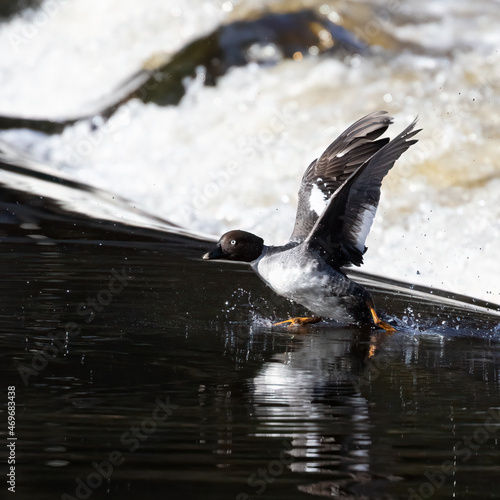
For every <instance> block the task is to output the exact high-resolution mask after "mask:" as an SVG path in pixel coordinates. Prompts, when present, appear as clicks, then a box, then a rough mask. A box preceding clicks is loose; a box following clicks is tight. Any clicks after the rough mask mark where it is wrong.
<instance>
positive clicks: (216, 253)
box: [203, 245, 224, 260]
mask: <svg viewBox="0 0 500 500" xmlns="http://www.w3.org/2000/svg"><path fill="white" fill-rule="evenodd" d="M203 258H204V259H205V260H212V259H223V258H224V252H223V251H222V248H221V246H220V245H217V246H216V247H215V248H213V249H212V250H210V252H207V253H206V254H205V255H203Z"/></svg>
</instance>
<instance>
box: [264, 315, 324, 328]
mask: <svg viewBox="0 0 500 500" xmlns="http://www.w3.org/2000/svg"><path fill="white" fill-rule="evenodd" d="M318 321H321V318H318V317H317V316H311V317H296V318H290V319H287V320H286V321H280V322H279V323H274V324H273V326H278V325H284V324H286V323H289V325H288V327H289V328H290V327H291V326H302V325H308V324H309V323H318Z"/></svg>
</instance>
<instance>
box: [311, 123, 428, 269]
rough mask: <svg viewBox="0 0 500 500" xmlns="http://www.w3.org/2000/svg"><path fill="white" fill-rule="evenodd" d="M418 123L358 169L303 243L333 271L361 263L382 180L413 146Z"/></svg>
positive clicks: (331, 201)
mask: <svg viewBox="0 0 500 500" xmlns="http://www.w3.org/2000/svg"><path fill="white" fill-rule="evenodd" d="M416 122H417V120H416V119H415V121H414V122H413V123H412V124H411V125H410V126H409V127H408V128H406V129H405V130H404V131H403V132H401V134H399V135H398V136H397V137H396V138H394V139H393V140H392V141H390V142H389V143H388V144H386V145H385V146H384V147H382V148H381V149H380V150H379V151H378V152H377V153H375V155H373V156H372V157H371V158H370V159H369V160H368V161H367V162H365V163H364V164H363V165H361V166H360V167H359V168H358V169H357V170H356V171H355V172H353V173H351V175H350V176H349V178H348V179H347V180H345V182H344V183H343V184H342V185H341V186H340V187H339V188H338V189H337V191H336V192H335V193H334V194H333V196H332V197H331V198H330V201H329V203H328V205H327V207H326V208H325V210H324V212H323V213H322V215H321V217H320V218H319V219H318V220H317V221H316V223H315V225H314V227H313V229H312V231H311V233H310V234H309V236H308V237H307V239H306V242H307V243H308V244H309V246H310V247H311V248H313V249H314V250H316V251H318V252H320V253H321V255H323V257H324V259H325V260H326V261H327V262H328V263H329V264H330V265H331V266H333V267H336V268H339V267H341V266H347V265H350V264H354V265H356V266H359V265H361V264H362V263H363V254H364V253H365V251H366V247H365V241H366V237H367V236H368V233H369V231H370V228H371V225H372V222H373V218H374V217H375V212H376V211H377V207H378V202H379V199H380V187H381V185H382V179H383V178H384V177H385V175H386V174H387V172H389V170H390V169H391V168H392V167H393V165H394V163H395V162H396V160H397V159H398V158H399V157H400V156H401V155H402V154H403V153H404V152H405V151H406V150H407V149H408V148H409V147H410V146H411V145H412V144H415V143H416V142H417V140H416V139H414V140H410V139H411V138H412V137H413V136H414V135H415V134H417V133H418V132H420V130H413V129H414V127H415V124H416Z"/></svg>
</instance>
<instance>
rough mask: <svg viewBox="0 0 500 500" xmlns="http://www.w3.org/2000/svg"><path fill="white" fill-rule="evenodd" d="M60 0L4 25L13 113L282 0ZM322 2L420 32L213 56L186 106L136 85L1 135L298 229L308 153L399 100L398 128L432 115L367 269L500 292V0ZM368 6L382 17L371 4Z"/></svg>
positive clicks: (269, 237)
mask: <svg viewBox="0 0 500 500" xmlns="http://www.w3.org/2000/svg"><path fill="white" fill-rule="evenodd" d="M56 3H57V4H58V10H56V11H55V12H54V14H53V15H52V16H51V17H50V18H49V19H48V21H47V22H46V24H45V25H41V26H40V27H39V30H38V32H37V33H36V34H35V35H34V36H33V37H32V38H30V39H27V40H26V42H25V43H23V44H22V45H19V46H17V49H18V50H15V48H14V47H13V44H12V43H13V42H12V33H13V32H14V33H21V34H22V33H23V29H24V30H26V27H27V26H29V25H30V23H33V18H30V17H29V16H25V17H23V18H20V17H19V18H16V19H14V20H12V21H10V22H9V23H8V24H5V25H3V26H0V54H2V55H1V57H0V79H1V83H2V86H1V88H2V99H1V101H0V114H7V113H8V114H12V115H20V114H23V115H27V116H56V115H64V114H69V113H71V112H75V111H78V110H80V111H81V110H85V106H86V103H89V102H91V101H92V100H95V99H98V98H99V97H102V96H103V95H106V93H107V92H109V91H110V90H111V89H113V88H114V87H115V86H116V85H117V84H118V83H119V82H120V81H122V80H123V79H124V78H126V76H127V75H130V74H131V73H133V72H134V71H135V70H136V69H137V68H138V67H139V66H140V64H141V62H142V61H144V60H146V59H147V58H148V57H150V56H151V55H153V54H154V53H156V52H158V51H161V50H164V51H166V52H169V53H172V52H173V51H175V50H176V49H178V48H180V47H181V46H182V45H183V44H185V43H186V42H188V41H190V40H192V39H193V38H194V37H195V36H196V35H197V34H205V33H207V32H209V31H210V30H211V29H213V28H214V27H215V26H217V25H218V24H219V23H221V22H223V21H224V20H225V19H229V17H228V16H232V17H235V16H236V15H237V13H238V12H239V11H241V10H242V9H243V7H245V8H246V7H248V6H249V5H250V6H252V5H255V6H259V5H267V6H269V5H272V4H276V2H261V1H257V0H255V1H251V2H240V4H239V5H232V4H231V3H230V2H208V1H202V0H190V1H183V2H182V3H181V2H173V1H172V2H169V1H164V0H147V1H145V2H141V3H137V2H131V1H124V0H121V1H117V0H108V1H106V0H100V1H93V0H73V1H72V2H67V3H66V2H56ZM313 3H314V2H308V5H311V4H313ZM322 3H323V4H325V5H323V6H322V7H321V9H322V11H323V12H326V13H328V12H330V14H331V15H332V17H334V18H336V16H337V15H339V16H340V17H341V18H342V17H345V18H346V19H347V18H348V17H349V16H347V15H346V13H349V12H350V9H351V10H352V11H353V12H354V11H355V12H356V16H357V17H356V16H354V18H356V19H358V21H357V24H355V25H353V26H351V28H352V29H353V30H354V31H355V32H357V33H359V34H363V33H364V34H365V35H368V36H374V37H375V38H376V39H377V40H378V39H379V38H378V36H379V35H380V34H381V33H382V34H384V37H385V39H389V40H395V41H396V45H398V44H399V45H406V46H407V47H408V49H407V50H403V49H401V48H396V49H393V50H389V49H388V50H382V49H379V50H375V51H374V52H375V53H374V54H373V55H369V56H367V57H358V56H355V57H351V58H349V59H348V60H346V61H338V60H335V59H332V58H322V57H309V58H305V59H303V60H302V61H284V62H282V63H280V64H278V65H277V66H274V67H266V68H262V67H257V66H255V65H249V66H247V67H244V68H235V69H233V70H231V71H230V72H229V73H228V74H227V75H225V76H224V77H223V78H221V79H220V80H219V82H218V84H217V86H216V87H205V86H203V83H202V81H203V74H202V73H200V74H199V75H198V77H197V79H195V80H194V81H191V82H190V83H189V84H188V93H187V95H186V96H185V97H184V98H183V100H182V101H181V103H180V104H179V105H178V106H169V107H158V106H156V105H155V104H147V105H145V104H143V103H141V102H139V101H131V102H129V103H127V104H125V105H124V106H122V108H121V109H120V110H119V111H118V112H117V113H116V114H115V115H114V116H113V117H112V118H111V120H110V121H109V122H107V123H100V122H97V125H99V126H98V128H97V129H96V130H93V131H91V128H90V125H89V124H88V123H86V122H81V123H77V124H75V125H74V126H72V127H69V128H67V129H66V130H65V131H64V133H62V134H61V135H58V136H53V137H45V136H43V135H41V134H30V133H26V132H21V131H9V132H5V133H2V134H1V137H2V138H3V139H5V140H9V141H10V142H12V143H15V144H18V145H23V147H25V148H29V150H30V151H31V152H32V153H33V154H35V155H36V156H38V157H41V158H44V159H46V160H48V161H49V162H51V164H52V165H54V169H57V170H59V171H60V172H62V173H64V174H65V175H66V176H68V177H71V178H73V179H76V180H79V181H83V182H86V183H88V184H91V185H93V186H96V187H99V188H103V189H106V190H108V191H111V192H113V193H117V194H120V195H121V196H124V197H127V198H129V199H130V200H132V201H133V202H134V203H135V204H137V205H139V206H141V207H143V208H145V209H146V210H148V211H149V212H150V213H153V214H156V215H159V216H161V217H164V218H167V219H170V220H172V221H173V222H176V223H178V224H181V225H183V226H185V227H187V228H189V229H194V230H198V231H201V232H203V233H211V234H214V235H219V234H220V233H222V232H223V231H225V230H227V229H231V228H241V229H246V230H250V231H254V232H256V233H258V234H261V235H262V236H264V237H265V239H266V241H267V242H268V243H282V242H284V241H286V240H287V239H288V236H289V235H290V233H291V229H292V225H293V220H294V216H295V209H296V202H297V190H298V187H299V182H300V178H301V176H302V173H303V171H304V169H305V168H306V166H307V165H308V164H309V163H310V161H312V160H313V159H314V158H316V157H317V156H318V155H319V154H320V153H321V152H322V150H323V149H324V148H325V147H326V146H327V145H328V144H329V143H330V142H331V141H332V140H333V139H334V138H335V137H336V136H337V135H338V134H339V133H340V132H342V131H343V130H344V129H345V128H346V127H347V126H349V125H350V124H351V123H352V122H353V121H355V120H356V119H358V118H360V117H361V116H363V115H365V114H367V113H370V112H372V111H375V110H378V109H386V110H387V111H389V112H390V113H391V114H393V115H394V117H395V124H394V125H393V130H392V131H391V134H392V135H395V134H396V133H398V132H399V131H401V130H402V129H403V128H404V127H405V126H406V125H408V123H409V122H410V121H411V120H412V119H413V117H414V116H416V115H419V126H420V127H422V128H423V131H422V132H421V134H420V135H419V137H420V142H419V143H418V144H417V145H416V146H413V147H412V148H411V149H410V150H409V151H408V152H407V153H406V154H405V155H404V156H403V158H402V159H401V160H400V161H399V162H398V163H397V164H396V167H395V168H394V170H393V171H392V172H391V173H390V174H389V176H388V177H387V178H386V180H385V181H384V185H383V190H382V200H381V205H380V207H379V211H378V213H377V216H376V217H375V223H374V226H373V228H372V231H371V234H370V236H369V237H368V240H367V245H368V247H369V251H368V252H367V254H366V256H365V265H364V267H363V269H365V270H367V271H370V272H374V273H376V274H382V275H386V276H390V277H394V278H398V279H402V280H405V281H410V282H415V283H421V284H426V285H430V286H435V287H439V288H444V289H447V290H451V291H453V292H457V293H464V294H467V295H472V296H475V297H480V298H483V299H486V300H491V301H493V302H497V303H500V283H499V278H500V259H498V250H497V248H498V246H499V245H500V207H499V203H498V199H499V194H498V193H499V192H500V168H499V166H498V158H499V157H500V154H499V153H500V141H499V135H500V127H499V125H500V94H499V86H500V54H499V52H498V50H497V47H498V46H500V32H499V31H498V28H497V27H498V26H499V25H500V7H499V6H498V4H497V3H495V2H468V1H454V2H451V1H449V2H448V1H428V2H419V1H416V0H407V1H403V2H400V3H399V2H391V3H390V4H391V6H392V10H391V9H387V8H386V7H384V5H385V2H379V3H375V4H373V2H371V3H367V4H364V3H362V2H338V3H334V2H332V3H331V4H328V5H326V3H325V2H322ZM46 4H49V0H48V1H47V2H46ZM243 4H244V5H243ZM316 5H318V6H320V5H321V3H316ZM233 7H234V8H233ZM334 7H335V8H336V9H337V10H336V11H334ZM363 12H369V13H370V16H371V17H368V18H366V19H368V20H364V21H359V19H362V15H363ZM360 13H361V14H360ZM350 19H351V20H350V22H351V24H352V18H350ZM16 30H17V31H16Z"/></svg>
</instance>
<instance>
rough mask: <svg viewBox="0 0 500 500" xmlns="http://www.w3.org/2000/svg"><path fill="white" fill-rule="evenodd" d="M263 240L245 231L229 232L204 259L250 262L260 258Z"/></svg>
mask: <svg viewBox="0 0 500 500" xmlns="http://www.w3.org/2000/svg"><path fill="white" fill-rule="evenodd" d="M263 249H264V240H263V239H262V238H259V237H258V236H255V234H252V233H247V232H246V231H240V230H239V229H237V230H235V231H229V232H228V233H225V234H223V235H222V236H221V238H220V240H219V242H218V243H217V246H216V247H215V248H214V249H213V250H211V251H210V252H208V253H206V254H205V255H204V256H203V258H204V259H225V260H239V261H243V262H252V260H255V259H257V258H259V257H260V254H261V253H262V250H263Z"/></svg>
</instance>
